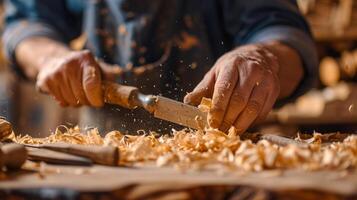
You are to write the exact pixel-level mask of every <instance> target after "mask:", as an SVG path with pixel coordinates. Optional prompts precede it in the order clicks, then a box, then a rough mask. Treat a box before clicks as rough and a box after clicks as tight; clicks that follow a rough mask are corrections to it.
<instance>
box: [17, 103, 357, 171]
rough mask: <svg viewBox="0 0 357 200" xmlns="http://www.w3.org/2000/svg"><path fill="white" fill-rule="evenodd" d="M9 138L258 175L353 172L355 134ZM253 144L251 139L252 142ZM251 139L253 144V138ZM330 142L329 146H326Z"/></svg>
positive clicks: (67, 133)
mask: <svg viewBox="0 0 357 200" xmlns="http://www.w3.org/2000/svg"><path fill="white" fill-rule="evenodd" d="M210 107H211V100H210V99H206V98H203V99H202V102H201V105H200V106H199V109H201V111H203V112H208V111H209V109H210ZM10 139H12V140H14V141H15V142H17V143H22V144H44V143H55V142H66V143H71V144H82V145H104V146H108V145H110V146H115V147H118V148H119V150H120V161H119V164H120V165H124V166H131V165H139V164H140V165H146V164H147V165H152V164H153V163H154V164H156V166H158V167H163V166H172V167H174V168H177V169H179V170H181V171H185V170H186V169H197V170H203V169H215V170H217V172H219V173H224V171H225V170H231V171H232V170H233V171H234V172H250V171H261V170H265V169H270V170H272V169H273V170H278V171H279V170H282V169H302V170H320V169H336V170H346V169H351V168H357V136H356V135H349V136H348V135H342V134H339V133H338V134H335V135H331V134H327V135H323V134H319V133H314V134H313V136H312V137H306V136H304V135H301V134H298V136H297V138H295V140H296V141H300V142H303V143H304V144H306V145H303V146H301V145H300V146H298V145H297V144H296V143H292V144H289V143H288V144H287V145H285V146H279V145H277V144H274V143H272V142H270V141H268V140H265V139H261V140H258V141H257V142H256V143H253V142H252V140H251V139H252V138H250V139H246V140H241V139H240V137H239V135H237V133H236V130H235V129H234V128H231V129H230V130H229V131H228V133H227V134H226V133H223V132H221V131H219V130H217V129H212V128H205V129H204V130H197V131H194V130H191V129H183V130H179V131H178V130H172V132H171V133H170V134H167V135H161V136H158V135H157V134H156V133H154V132H152V133H149V134H146V133H145V131H143V133H141V134H140V135H124V134H122V133H121V132H119V131H111V132H109V133H107V134H106V135H105V136H104V137H101V135H100V134H99V132H98V130H97V129H90V130H87V131H84V132H82V131H81V130H80V129H79V128H78V127H74V128H67V127H64V126H60V127H58V128H57V129H56V131H55V132H54V133H52V134H51V135H49V136H48V137H45V138H33V137H30V136H28V135H25V136H21V135H20V136H15V135H14V134H12V135H11V136H10ZM253 140H254V139H253ZM254 141H255V140H254ZM325 141H328V142H329V143H324V142H325Z"/></svg>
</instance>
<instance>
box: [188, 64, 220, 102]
mask: <svg viewBox="0 0 357 200" xmlns="http://www.w3.org/2000/svg"><path fill="white" fill-rule="evenodd" d="M214 83H215V73H214V70H212V69H211V70H210V71H209V72H207V74H206V75H205V76H204V77H203V79H202V80H201V82H200V83H199V84H198V85H197V86H196V87H195V89H194V90H193V91H192V92H190V93H188V94H187V95H186V96H185V98H184V100H183V101H184V103H187V104H190V105H194V106H197V105H198V104H200V102H201V99H202V98H203V97H207V98H210V97H212V94H213V91H214Z"/></svg>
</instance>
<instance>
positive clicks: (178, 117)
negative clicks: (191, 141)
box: [103, 82, 207, 129]
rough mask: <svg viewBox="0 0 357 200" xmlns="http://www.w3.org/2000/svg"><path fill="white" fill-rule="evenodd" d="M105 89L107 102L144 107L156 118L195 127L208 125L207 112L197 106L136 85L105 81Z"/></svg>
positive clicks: (126, 106)
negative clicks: (148, 92) (143, 90)
mask: <svg viewBox="0 0 357 200" xmlns="http://www.w3.org/2000/svg"><path fill="white" fill-rule="evenodd" d="M103 91H104V101H105V103H108V104H114V105H119V106H122V107H125V108H129V109H135V108H137V107H142V108H144V109H145V110H147V111H148V112H150V113H151V114H153V116H154V117H156V118H159V119H163V120H166V121H169V122H173V123H176V124H179V125H182V126H186V127H189V128H193V129H202V128H204V127H205V126H207V116H206V114H205V113H203V112H201V111H200V110H199V109H198V108H197V107H194V106H191V105H187V104H184V103H182V102H179V101H175V100H172V99H169V98H165V97H162V96H155V95H145V94H142V93H140V92H139V89H138V88H136V87H132V86H125V85H119V84H116V83H113V82H104V83H103Z"/></svg>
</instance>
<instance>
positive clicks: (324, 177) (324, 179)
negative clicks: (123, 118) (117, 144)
mask: <svg viewBox="0 0 357 200" xmlns="http://www.w3.org/2000/svg"><path fill="white" fill-rule="evenodd" d="M28 164H29V163H26V165H28ZM30 164H31V163H30ZM45 168H46V169H44V167H42V170H45V171H47V173H42V174H43V175H41V176H39V174H38V173H35V172H22V173H19V172H16V173H12V174H10V175H9V176H8V177H7V178H6V179H3V180H2V181H1V182H0V190H3V189H6V190H11V189H30V188H31V189H40V188H67V189H73V190H77V191H81V192H86V191H87V192H88V191H96V192H100V191H103V192H105V191H113V190H118V189H121V188H125V187H128V186H131V185H150V184H156V185H158V184H159V185H162V188H170V187H193V186H202V185H204V186H213V185H225V186H239V185H246V186H254V187H258V188H264V189H269V190H275V191H283V190H297V189H307V190H317V191H325V192H329V193H336V194H343V195H355V194H357V171H353V172H350V173H349V174H346V172H337V171H316V172H304V171H296V170H287V171H263V172H259V173H250V174H242V173H239V172H235V173H233V172H231V173H225V174H217V172H212V171H201V172H197V171H187V172H185V173H182V172H179V171H177V170H175V169H173V168H156V167H145V168H144V167H138V168H127V167H107V166H100V165H95V166H93V167H74V166H59V165H46V167H45Z"/></svg>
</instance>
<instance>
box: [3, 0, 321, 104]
mask: <svg viewBox="0 0 357 200" xmlns="http://www.w3.org/2000/svg"><path fill="white" fill-rule="evenodd" d="M5 8H6V18H5V22H6V27H5V32H4V34H3V42H4V45H5V50H6V54H7V56H8V58H9V59H10V60H11V61H12V62H13V63H14V66H15V68H16V59H15V56H14V51H15V48H16V46H17V45H18V44H19V43H20V42H21V41H23V40H25V39H26V38H30V37H34V36H45V37H48V38H52V39H54V40H58V41H61V42H64V43H69V41H71V40H72V39H74V38H76V37H78V36H80V35H81V34H82V33H84V34H85V36H86V47H85V48H88V49H90V50H91V51H92V52H93V53H94V54H95V55H96V56H97V57H99V58H101V59H103V60H104V61H105V62H107V63H111V64H118V65H119V66H121V67H123V68H132V66H133V67H134V68H135V67H136V66H142V65H150V64H151V65H154V63H156V64H158V63H157V62H158V61H160V62H161V63H160V64H158V65H159V67H157V68H156V70H153V72H152V73H151V74H150V73H147V75H146V76H143V77H140V76H136V75H135V74H133V73H130V72H128V73H126V75H125V77H122V78H121V79H120V80H125V81H124V82H125V83H127V84H132V85H136V83H137V82H140V81H142V80H145V81H147V80H149V79H150V80H151V82H150V81H149V82H147V84H142V82H140V83H141V87H142V90H144V91H145V90H147V92H152V90H155V88H160V89H159V90H158V91H156V92H158V93H164V94H165V93H167V95H173V96H174V97H173V98H179V97H182V95H184V94H185V92H186V91H188V90H191V89H192V88H193V87H194V86H195V84H197V83H198V81H199V80H200V79H201V78H202V77H203V74H204V72H206V71H207V70H208V69H209V68H210V67H211V66H212V65H213V64H214V62H215V60H216V59H217V58H218V57H219V56H220V55H222V54H223V53H225V52H227V51H229V50H231V49H233V48H235V47H237V46H239V45H244V44H249V43H257V42H264V41H270V40H278V41H281V42H283V43H285V44H287V45H289V46H290V47H292V48H294V49H295V50H296V51H297V52H298V53H299V54H300V57H301V59H302V61H303V64H304V69H305V76H304V79H303V81H302V82H301V84H300V86H299V87H298V89H297V91H296V92H295V94H294V95H293V96H295V97H296V96H298V95H300V94H302V93H303V92H304V91H306V90H307V89H308V88H310V87H311V85H312V83H313V82H314V79H315V75H316V70H317V56H316V52H315V46H314V42H313V40H312V37H311V34H310V32H309V27H308V25H307V23H306V21H305V20H304V18H303V17H302V16H301V14H300V13H299V11H298V8H297V5H296V2H295V1H294V0H250V1H247V0H7V1H6V4H5ZM35 49H36V47H34V50H35ZM282 67H289V66H282ZM158 80H160V81H158ZM154 93H155V92H154ZM176 93H177V94H176ZM178 93H180V95H178Z"/></svg>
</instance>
